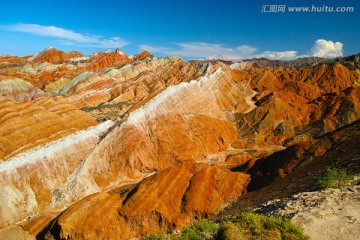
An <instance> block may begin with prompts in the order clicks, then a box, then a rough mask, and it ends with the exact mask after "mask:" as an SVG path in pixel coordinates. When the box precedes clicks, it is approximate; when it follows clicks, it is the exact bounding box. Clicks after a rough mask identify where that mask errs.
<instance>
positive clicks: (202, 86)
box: [0, 48, 360, 239]
mask: <svg viewBox="0 0 360 240" xmlns="http://www.w3.org/2000/svg"><path fill="white" fill-rule="evenodd" d="M358 59H359V58H358V57H357V58H356V57H353V58H351V57H349V58H340V59H333V60H326V59H321V58H309V59H299V60H295V61H288V62H282V61H270V60H266V59H253V60H246V61H242V62H238V63H234V64H231V63H230V62H226V63H224V62H221V61H190V62H186V61H183V60H182V59H180V58H179V57H177V56H171V57H168V58H156V57H154V56H152V55H151V54H150V52H148V51H146V50H144V51H142V52H140V53H139V54H137V55H135V56H129V55H127V54H125V53H124V52H123V51H122V50H120V49H117V50H116V51H106V52H98V53H95V54H93V55H90V56H84V55H83V54H81V53H79V52H76V51H73V52H69V53H65V52H63V51H59V50H57V49H55V48H48V49H46V50H44V51H42V52H40V53H39V54H37V55H35V56H28V57H22V58H21V57H16V56H3V57H0V136H1V138H0V228H4V229H5V230H6V231H5V230H4V231H0V238H1V236H2V235H1V234H5V233H6V234H7V235H3V236H8V235H9V234H11V231H14V234H19V236H20V235H21V234H23V235H24V236H27V237H29V236H30V237H31V236H33V237H36V236H37V237H38V238H39V239H131V238H140V237H143V236H146V235H147V234H151V233H155V232H158V231H173V230H178V229H181V228H182V227H184V226H185V225H186V224H188V223H190V222H191V221H193V220H194V219H202V218H205V217H212V216H214V215H215V214H216V213H218V212H219V211H220V210H221V209H223V208H224V207H225V206H228V205H229V204H230V203H231V202H232V201H234V199H236V198H238V197H240V196H242V195H244V196H245V195H247V192H248V191H254V190H256V189H259V188H261V187H264V186H266V185H269V184H271V183H272V182H273V181H277V180H278V179H284V178H287V177H288V176H291V173H292V171H293V170H294V169H298V168H301V166H302V165H303V164H304V161H307V162H310V161H313V160H314V159H317V158H322V157H323V156H324V155H326V152H327V151H329V149H331V148H332V147H333V146H338V144H341V139H343V136H341V137H339V138H336V136H338V135H339V134H335V133H334V132H336V131H338V130H339V129H342V128H344V127H347V126H349V125H350V124H357V123H358V122H359V121H357V120H359V118H360V100H359V96H360V88H359V85H360V84H359V82H360V81H359V79H360V74H359V72H360V70H359V69H357V67H356V66H358V62H356V61H358ZM326 134H332V135H331V136H333V138H331V142H326V141H325V142H324V141H323V140H321V141H320V140H319V139H323V136H325V135H326ZM329 136H330V135H329ZM339 139H340V140H339ZM329 141H330V140H329ZM320 143H321V144H320ZM325 143H326V144H325ZM19 226H20V229H19ZM5 227H8V228H5Z"/></svg>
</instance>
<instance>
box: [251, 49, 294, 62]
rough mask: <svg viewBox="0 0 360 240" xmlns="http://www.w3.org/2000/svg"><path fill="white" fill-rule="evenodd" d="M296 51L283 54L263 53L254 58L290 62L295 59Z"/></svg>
mask: <svg viewBox="0 0 360 240" xmlns="http://www.w3.org/2000/svg"><path fill="white" fill-rule="evenodd" d="M296 54H297V51H285V52H270V51H265V52H263V53H261V54H258V55H256V57H264V58H268V59H280V60H292V59H295V58H297V55H296Z"/></svg>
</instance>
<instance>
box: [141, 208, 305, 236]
mask: <svg viewBox="0 0 360 240" xmlns="http://www.w3.org/2000/svg"><path fill="white" fill-rule="evenodd" d="M145 239H147V240H180V239H181V240H205V239H219V240H237V239H259V240H265V239H269V240H270V239H271V240H276V239H279V240H280V239H289V240H303V239H309V238H308V237H306V236H305V235H304V234H303V231H302V229H301V228H299V227H298V226H296V225H295V224H293V223H292V222H291V221H290V220H288V219H281V218H278V217H267V216H265V215H262V214H258V213H254V212H242V213H238V214H235V215H233V216H230V217H227V218H226V219H224V220H223V221H221V223H220V224H216V223H214V222H213V221H210V220H201V221H197V222H195V223H193V224H191V225H189V226H187V227H185V228H184V229H183V230H182V232H181V233H180V234H166V233H157V234H153V235H150V236H148V237H147V238H145Z"/></svg>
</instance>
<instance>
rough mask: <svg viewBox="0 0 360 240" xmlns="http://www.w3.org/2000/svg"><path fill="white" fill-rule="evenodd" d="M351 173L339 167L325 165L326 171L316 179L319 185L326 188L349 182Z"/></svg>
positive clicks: (337, 186) (340, 185)
mask: <svg viewBox="0 0 360 240" xmlns="http://www.w3.org/2000/svg"><path fill="white" fill-rule="evenodd" d="M350 179H351V175H349V174H347V173H346V171H345V170H343V169H340V168H335V167H334V168H330V167H326V171H325V173H324V174H323V176H321V177H320V178H319V180H318V183H319V184H320V186H321V187H322V188H324V189H326V188H339V187H342V186H345V185H347V184H349V183H350Z"/></svg>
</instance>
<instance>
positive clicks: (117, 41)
mask: <svg viewBox="0 0 360 240" xmlns="http://www.w3.org/2000/svg"><path fill="white" fill-rule="evenodd" d="M0 29H2V30H6V31H11V32H23V33H30V34H35V35H39V36H45V37H53V38H58V39H62V40H65V41H64V43H67V44H68V45H81V46H88V47H99V48H115V47H123V46H125V45H127V44H128V42H127V41H125V40H123V39H121V38H120V37H112V38H108V39H107V38H103V37H101V36H95V35H90V34H82V33H77V32H74V31H72V30H68V29H64V28H59V27H55V26H43V25H39V24H26V23H17V24H13V25H3V26H0Z"/></svg>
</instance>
